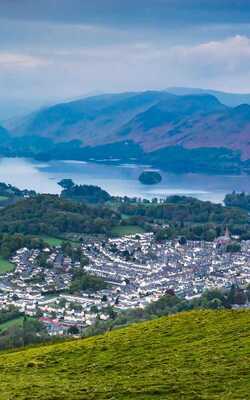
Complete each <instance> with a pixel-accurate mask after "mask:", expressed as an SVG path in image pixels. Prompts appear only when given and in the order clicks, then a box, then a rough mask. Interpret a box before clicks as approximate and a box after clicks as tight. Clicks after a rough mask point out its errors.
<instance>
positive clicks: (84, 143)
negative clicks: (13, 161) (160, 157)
mask: <svg viewBox="0 0 250 400" xmlns="http://www.w3.org/2000/svg"><path fill="white" fill-rule="evenodd" d="M7 128H9V130H10V131H11V134H12V135H13V136H14V137H19V138H20V137H26V138H29V137H31V136H33V137H42V138H43V139H47V140H52V141H53V142H56V143H62V142H64V143H65V142H69V141H79V144H80V146H81V148H83V147H84V148H87V147H88V146H91V147H96V146H100V145H107V144H112V143H120V142H124V141H131V142H132V143H134V144H136V145H139V146H140V149H142V150H143V151H144V152H146V153H150V152H153V151H155V150H158V149H162V148H166V147H170V146H182V147H184V148H187V149H193V148H226V149H230V150H232V151H235V150H236V151H239V152H241V155H242V159H243V160H246V159H250V144H249V143H250V105H247V104H245V105H239V106H237V107H234V108H232V107H228V106H225V105H224V104H222V103H221V102H220V101H219V100H218V99H217V98H216V97H215V96H213V95H211V94H206V93H203V92H201V93H198V94H197V93H195V94H188V95H181V96H179V95H175V94H170V93H167V92H166V91H162V92H160V91H158V92H157V91H147V92H139V93H121V94H107V95H100V96H94V97H89V98H85V99H82V100H77V101H73V102H69V103H62V104H57V105H55V106H52V107H48V108H45V109H43V110H40V111H38V112H36V113H33V114H32V115H29V116H27V118H24V119H22V120H19V121H16V122H15V123H14V124H12V126H8V127H7ZM45 149H46V150H47V144H46V146H45ZM52 153H53V152H52ZM72 155H73V154H72ZM112 156H113V157H115V158H119V154H117V153H115V152H114V154H112ZM74 157H75V156H74Z"/></svg>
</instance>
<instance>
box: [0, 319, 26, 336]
mask: <svg viewBox="0 0 250 400" xmlns="http://www.w3.org/2000/svg"><path fill="white" fill-rule="evenodd" d="M22 323H23V317H19V318H15V319H11V320H10V321H7V322H4V323H2V324H0V333H3V332H4V331H6V329H9V328H11V327H12V326H22Z"/></svg>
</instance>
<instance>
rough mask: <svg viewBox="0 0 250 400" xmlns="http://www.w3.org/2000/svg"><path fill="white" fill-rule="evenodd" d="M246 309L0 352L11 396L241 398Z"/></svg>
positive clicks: (248, 373)
mask: <svg viewBox="0 0 250 400" xmlns="http://www.w3.org/2000/svg"><path fill="white" fill-rule="evenodd" d="M249 330H250V312H249V311H240V312H239V311H217V312H213V311H200V312H190V313H183V314H178V315H175V316H173V317H164V318H161V319H157V320H154V321H151V322H145V323H140V324H136V325H132V326H129V327H127V328H124V329H120V330H116V331H113V332H110V333H107V334H105V335H104V336H98V337H92V338H89V339H84V340H77V341H73V342H64V343H60V344H56V345H49V346H42V347H35V348H30V349H24V350H21V351H15V352H12V353H11V352H10V353H2V354H1V355H0V362H1V372H0V377H1V379H0V393H1V395H0V398H1V399H9V400H14V399H15V400H16V399H20V400H24V399H25V400H28V399H30V400H33V399H40V400H47V399H58V400H59V399H60V400H63V399H65V400H76V399H79V400H80V399H81V400H84V399H86V400H91V399H92V400H104V399H115V400H131V399H136V400H138V399H141V400H153V399H157V400H166V399H169V400H180V399H190V400H194V399H197V400H198V399H204V400H205V399H207V400H213V399H214V400H215V399H216V400H243V399H248V398H249V390H250V379H249V378H250V367H249V365H250V358H249V357H250V337H249Z"/></svg>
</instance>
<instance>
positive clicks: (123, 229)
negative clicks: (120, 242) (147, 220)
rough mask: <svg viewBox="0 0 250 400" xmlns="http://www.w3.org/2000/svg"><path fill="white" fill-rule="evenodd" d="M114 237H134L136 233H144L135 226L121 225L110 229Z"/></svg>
mask: <svg viewBox="0 0 250 400" xmlns="http://www.w3.org/2000/svg"><path fill="white" fill-rule="evenodd" d="M111 232H112V234H113V235H114V236H125V235H135V234H136V233H144V230H143V229H142V228H141V227H140V226H137V225H124V226H123V225H121V226H116V227H114V228H113V229H112V231H111Z"/></svg>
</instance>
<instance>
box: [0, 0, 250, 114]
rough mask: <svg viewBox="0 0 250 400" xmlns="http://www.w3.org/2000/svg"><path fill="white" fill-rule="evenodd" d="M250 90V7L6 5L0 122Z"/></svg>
mask: <svg viewBox="0 0 250 400" xmlns="http://www.w3.org/2000/svg"><path fill="white" fill-rule="evenodd" d="M169 86H185V87H200V88H210V89H217V90H223V91H227V92H242V93H243V92H244V93H245V92H250V0H36V1H34V0H1V1H0V88H1V90H0V117H1V118H3V117H4V116H6V117H9V116H12V115H14V114H15V113H16V114H17V113H21V112H24V111H26V110H27V111H28V109H31V108H36V107H38V106H40V105H43V104H50V103H54V102H57V101H61V100H67V99H72V98H78V97H81V96H84V95H88V94H95V93H103V92H121V91H139V90H148V89H157V90H162V89H166V88H167V87H169Z"/></svg>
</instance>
